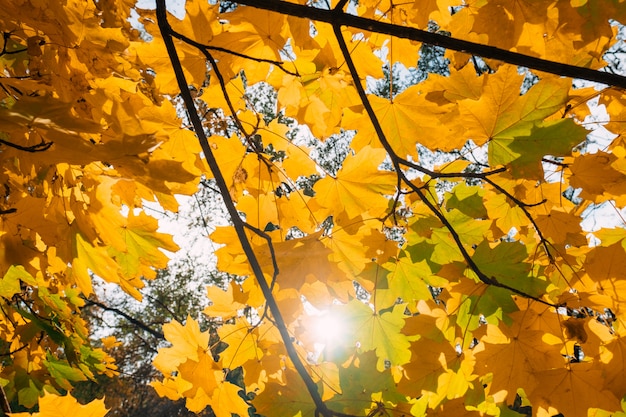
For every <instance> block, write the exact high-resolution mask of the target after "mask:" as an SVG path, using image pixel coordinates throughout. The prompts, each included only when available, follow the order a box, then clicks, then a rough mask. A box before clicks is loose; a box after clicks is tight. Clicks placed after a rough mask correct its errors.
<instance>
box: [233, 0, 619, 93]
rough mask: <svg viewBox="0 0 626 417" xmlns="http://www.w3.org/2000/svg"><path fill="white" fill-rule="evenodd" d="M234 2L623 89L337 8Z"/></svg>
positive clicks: (597, 74)
mask: <svg viewBox="0 0 626 417" xmlns="http://www.w3.org/2000/svg"><path fill="white" fill-rule="evenodd" d="M237 3H239V4H242V5H246V6H251V7H255V8H257V9H263V10H270V11H274V12H278V13H281V14H284V15H289V16H296V17H301V18H305V19H311V20H314V21H318V22H326V23H330V24H332V25H339V26H350V27H353V28H358V29H363V30H365V31H369V32H376V33H382V34H385V35H391V36H395V37H397V38H404V39H410V40H413V41H418V42H423V43H427V44H430V45H435V46H440V47H442V48H446V49H450V50H453V51H458V52H465V53H468V54H471V55H477V56H480V57H482V58H487V59H495V60H498V61H502V62H505V63H507V64H513V65H519V66H522V67H526V68H530V69H534V70H537V71H543V72H548V73H550V74H556V75H560V76H563V77H570V78H580V79H583V80H587V81H594V82H598V83H601V84H606V85H610V86H614V87H619V88H626V77H623V76H621V75H616V74H611V73H608V72H603V71H597V70H593V69H590V68H584V67H578V66H575V65H568V64H563V63H560V62H555V61H549V60H546V59H541V58H536V57H533V56H530V55H524V54H520V53H517V52H511V51H507V50H505V49H500V48H496V47H493V46H488V45H482V44H479V43H475V42H469V41H464V40H461V39H455V38H451V37H449V36H445V35H442V34H439V33H433V32H428V31H425V30H420V29H416V28H411V27H406V26H400V25H393V24H390V23H385V22H379V21H377V20H372V19H366V18H363V17H359V16H354V15H351V14H348V13H344V12H343V11H341V10H338V9H333V10H324V9H318V8H315V7H309V6H303V5H299V4H295V3H288V2H286V1H281V0H237Z"/></svg>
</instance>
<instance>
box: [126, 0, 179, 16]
mask: <svg viewBox="0 0 626 417" xmlns="http://www.w3.org/2000/svg"><path fill="white" fill-rule="evenodd" d="M185 1H186V0H165V7H166V8H167V11H168V12H170V13H171V14H172V15H174V17H176V18H177V19H179V20H183V19H184V18H185ZM135 7H137V8H138V9H144V10H154V9H156V2H155V1H154V0H137V3H136V4H135Z"/></svg>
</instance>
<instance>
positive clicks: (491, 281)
mask: <svg viewBox="0 0 626 417" xmlns="http://www.w3.org/2000/svg"><path fill="white" fill-rule="evenodd" d="M333 30H334V32H335V37H336V38H337V42H338V43H339V49H341V52H342V54H343V56H344V59H345V60H346V64H347V66H348V69H349V71H350V75H351V76H352V82H353V83H354V86H355V88H356V90H357V92H358V94H359V97H360V99H361V102H362V103H363V107H364V108H365V111H366V112H367V115H368V117H369V118H370V120H371V121H372V124H373V125H374V130H375V131H376V134H377V136H378V140H379V141H380V143H381V144H382V146H383V148H384V149H385V150H386V151H387V154H388V155H389V157H390V158H391V163H392V164H393V166H394V169H395V170H396V173H397V175H398V176H401V178H402V182H404V183H405V184H406V185H407V186H408V187H409V188H410V189H411V190H413V191H414V192H415V193H416V194H417V195H418V196H419V198H420V199H421V200H422V202H423V203H424V204H425V205H426V206H427V207H428V209H429V210H430V211H431V212H432V213H433V214H434V215H435V216H436V217H437V218H438V219H439V221H441V223H442V224H443V225H444V226H445V227H446V229H448V231H449V232H450V235H452V239H453V240H454V242H455V244H456V246H457V248H458V249H459V251H460V252H461V255H462V256H463V259H464V260H465V262H466V263H467V266H468V267H469V268H470V269H471V270H472V271H473V272H474V273H475V274H476V276H477V277H478V279H479V280H480V281H481V282H483V283H484V284H487V285H491V286H494V287H499V288H503V289H507V290H509V291H511V292H512V293H514V294H518V295H520V296H522V297H525V298H529V299H531V300H534V301H537V302H540V303H542V304H546V305H548V306H551V307H557V306H556V305H554V304H552V303H549V302H547V301H545V300H542V299H541V298H538V297H535V296H533V295H530V294H527V293H525V292H523V291H521V290H518V289H517V288H514V287H511V286H509V285H506V284H503V283H501V282H499V281H498V280H497V279H496V278H495V277H488V276H487V275H486V274H485V273H484V272H483V271H482V270H481V269H480V268H479V267H478V265H477V264H476V263H475V262H474V260H473V259H472V257H471V256H470V254H469V252H468V251H467V249H465V246H464V245H463V242H462V241H461V237H460V236H459V234H458V232H457V231H456V230H455V229H454V226H452V224H451V223H450V222H449V221H448V219H447V218H446V216H444V214H443V213H442V212H441V210H439V209H438V208H437V207H436V206H435V205H434V204H433V203H432V202H431V201H430V200H429V199H428V197H427V196H426V195H425V194H424V192H423V191H422V190H421V189H420V188H419V187H417V186H416V185H415V184H413V183H412V182H411V181H410V180H409V179H408V178H407V177H406V176H405V174H404V171H402V167H401V166H400V164H401V158H399V157H398V156H397V155H396V153H395V151H394V150H393V148H392V146H391V144H390V143H389V141H388V140H387V137H386V135H385V133H384V132H383V129H382V126H381V125H380V122H379V121H378V117H377V116H376V113H375V112H374V109H373V108H372V105H371V103H370V102H369V99H368V98H367V94H365V90H364V89H363V86H362V85H361V81H360V79H359V74H358V71H357V69H356V66H355V65H354V61H352V57H351V56H350V51H349V50H348V46H347V45H346V42H345V40H344V39H343V34H342V33H341V26H340V25H334V26H333ZM492 172H493V171H492Z"/></svg>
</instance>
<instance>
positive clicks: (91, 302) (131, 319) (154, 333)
mask: <svg viewBox="0 0 626 417" xmlns="http://www.w3.org/2000/svg"><path fill="white" fill-rule="evenodd" d="M82 298H83V300H85V302H86V303H87V304H88V305H94V306H96V307H100V308H101V309H103V310H105V311H110V312H111V313H115V314H117V315H118V316H122V317H124V318H125V319H126V320H128V321H129V322H131V323H132V324H134V325H135V326H137V327H139V328H140V329H142V330H145V331H146V332H148V333H150V334H151V335H152V336H154V337H156V338H158V339H161V340H165V336H164V335H163V333H161V332H159V331H157V330H154V329H153V328H151V327H149V326H148V325H147V324H145V323H144V322H142V321H140V320H137V319H136V318H134V317H132V316H130V315H129V314H127V313H125V312H123V311H122V310H120V309H117V308H115V307H109V306H108V305H106V304H102V303H101V302H99V301H95V300H92V299H89V298H86V297H82Z"/></svg>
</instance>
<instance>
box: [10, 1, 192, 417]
mask: <svg viewBox="0 0 626 417" xmlns="http://www.w3.org/2000/svg"><path fill="white" fill-rule="evenodd" d="M133 6H134V2H132V1H126V0H119V1H108V2H84V1H82V0H72V1H68V2H52V3H49V2H40V1H28V0H25V1H21V0H17V1H10V2H7V3H6V4H3V5H2V10H0V27H1V29H0V30H1V31H2V34H3V36H2V40H0V165H1V167H2V169H1V170H0V183H1V184H2V185H1V187H0V188H2V190H3V191H2V203H1V204H0V210H1V213H2V215H1V216H0V277H2V280H1V285H0V296H1V301H0V309H1V311H2V314H0V328H1V331H0V333H1V335H2V336H1V338H2V342H1V343H0V351H1V352H0V353H1V354H2V357H3V358H4V359H3V363H2V366H1V367H0V378H1V381H2V385H3V387H4V392H6V393H7V396H8V399H9V400H10V401H15V402H16V403H17V402H19V403H20V404H22V405H24V406H27V407H31V406H33V405H34V404H36V403H37V401H38V397H39V396H40V395H41V394H42V393H43V392H44V389H45V390H46V391H49V392H58V391H57V390H58V389H61V388H62V389H64V390H70V389H71V388H72V384H73V383H75V382H76V381H82V380H86V379H93V378H95V375H96V374H103V373H104V374H108V375H113V374H114V373H115V369H116V368H115V365H113V363H112V359H111V358H110V357H109V356H108V355H107V354H106V353H105V352H104V351H103V350H102V349H99V348H95V347H94V346H92V344H91V342H90V341H89V330H88V329H87V328H86V323H85V321H84V320H83V319H82V318H81V316H80V314H79V313H80V309H81V307H82V306H83V305H84V304H85V301H84V299H83V297H87V296H89V295H90V294H91V293H92V292H93V290H92V274H97V275H98V276H99V277H101V278H102V279H104V280H106V281H108V282H113V283H118V284H119V285H120V286H121V288H122V289H123V290H125V291H126V292H128V293H129V294H131V295H132V296H134V297H138V298H139V297H140V293H139V291H138V289H139V288H141V287H142V286H143V284H142V281H141V280H142V278H147V279H151V278H154V277H155V268H163V267H165V266H166V265H167V256H166V255H165V254H164V252H163V250H169V251H174V250H176V249H177V246H176V245H175V244H174V242H173V240H172V238H171V236H168V235H165V234H162V233H159V232H158V231H157V228H158V224H157V221H156V220H155V219H154V218H152V217H149V216H148V215H146V214H145V213H143V212H141V211H139V210H138V209H139V208H141V207H142V205H143V202H144V201H154V202H158V203H159V204H160V205H161V206H162V207H164V208H166V209H169V210H175V209H176V208H177V202H176V200H175V198H174V194H175V193H185V194H190V193H193V192H194V191H195V189H196V183H197V179H198V176H199V174H200V172H201V170H200V167H201V163H200V162H199V161H200V159H199V149H200V148H199V145H198V143H197V140H196V139H195V137H194V135H193V133H192V132H191V131H188V130H184V129H181V128H180V120H179V119H178V117H177V113H176V109H175V108H174V106H173V105H172V104H171V103H170V102H169V101H163V100H162V98H161V97H160V96H159V91H158V90H156V86H155V85H154V79H153V77H152V78H151V77H150V72H151V71H153V70H154V68H152V67H150V66H148V65H151V64H152V63H151V62H150V61H149V60H148V58H152V56H151V55H147V56H146V55H145V54H149V53H150V51H149V50H145V48H146V45H149V44H146V43H145V42H144V41H143V40H142V39H141V37H140V33H138V32H137V31H136V30H135V29H133V28H132V27H131V25H130V23H129V21H128V19H129V18H130V14H131V7H133ZM165 58H166V59H167V57H165ZM146 62H148V64H146ZM202 75H204V74H202ZM46 398H48V397H44V399H42V401H44V400H45V399H46ZM47 413H50V411H47ZM69 414H72V413H68V415H69ZM101 414H103V413H101ZM41 415H48V414H46V411H44V409H43V408H42V411H41ZM85 415H87V414H85ZM94 415H95V414H94Z"/></svg>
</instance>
